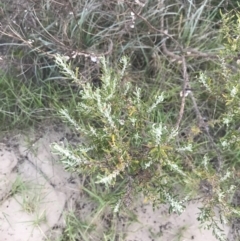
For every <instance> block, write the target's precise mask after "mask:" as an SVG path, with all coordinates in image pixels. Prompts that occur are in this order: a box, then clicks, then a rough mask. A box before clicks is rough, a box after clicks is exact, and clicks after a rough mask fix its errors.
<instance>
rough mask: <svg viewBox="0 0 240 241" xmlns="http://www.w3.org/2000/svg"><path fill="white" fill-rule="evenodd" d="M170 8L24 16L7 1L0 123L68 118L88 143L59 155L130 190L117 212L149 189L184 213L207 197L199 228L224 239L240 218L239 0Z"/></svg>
mask: <svg viewBox="0 0 240 241" xmlns="http://www.w3.org/2000/svg"><path fill="white" fill-rule="evenodd" d="M167 4H168V5H167ZM167 4H166V1H154V0H153V1H134V2H132V1H120V0H119V1H105V2H102V1H97V0H90V1H85V0H84V1H82V0H80V1H69V2H68V3H67V4H66V3H65V2H64V1H62V2H61V1H59V2H55V1H47V2H44V1H43V2H37V3H35V4H33V5H26V8H25V9H24V11H21V13H18V14H16V16H14V17H13V16H12V15H11V14H10V12H11V6H10V1H9V2H8V3H6V4H5V5H1V6H0V8H1V15H2V16H1V15H0V17H1V18H2V19H1V21H3V24H2V26H1V35H2V39H3V41H2V43H1V44H0V47H1V48H4V51H5V52H4V58H5V59H7V62H8V63H9V64H7V65H6V66H4V67H3V72H4V74H3V75H2V77H1V79H0V86H1V90H2V92H1V94H0V103H1V109H0V110H1V111H0V116H1V120H2V123H1V128H2V130H4V129H6V123H8V125H7V128H16V127H18V128H20V127H21V128H22V127H24V126H27V125H29V124H36V123H38V122H39V121H41V120H43V119H46V118H50V119H53V120H55V119H56V118H60V119H61V120H63V121H65V122H67V123H68V124H70V125H71V126H72V128H73V130H74V131H76V132H77V133H79V134H81V135H82V137H83V140H84V141H83V142H82V143H79V145H78V146H74V147H71V146H65V147H64V146H60V145H58V144H56V143H54V144H53V150H54V151H56V152H57V153H58V154H60V156H61V157H62V159H61V162H62V163H63V165H64V167H65V168H66V169H67V170H68V171H71V172H77V173H79V174H83V173H84V174H86V175H88V176H89V177H90V178H91V179H92V180H94V182H95V183H98V184H99V185H100V186H101V185H102V184H104V185H103V187H102V188H103V189H104V190H105V191H106V190H107V192H108V193H109V194H111V192H114V190H121V191H120V192H118V195H115V194H114V198H112V199H111V198H110V197H111V195H109V200H111V202H109V204H110V205H111V206H112V210H113V212H115V213H116V212H119V211H120V210H121V209H124V208H126V207H129V206H131V204H132V202H134V197H135V196H136V195H137V194H138V193H143V194H144V196H145V199H146V200H148V201H150V202H152V203H153V205H154V207H158V206H159V205H161V204H162V203H167V204H169V211H171V212H177V213H181V212H182V211H183V210H184V208H185V207H186V206H187V205H188V202H189V201H191V200H196V199H199V200H201V202H202V203H203V207H202V208H201V209H200V210H199V218H198V219H199V221H200V223H201V224H202V225H203V226H204V227H205V228H208V229H209V228H211V229H212V230H213V233H214V235H215V236H216V237H217V238H218V239H219V240H225V237H224V235H223V233H222V230H221V229H220V228H219V227H218V225H217V222H216V220H217V219H220V220H221V222H225V223H227V222H231V221H232V220H233V219H235V218H238V217H239V215H240V213H239V207H238V206H239V200H238V201H236V200H237V198H236V192H237V191H238V190H239V181H238V177H239V170H240V169H239V168H240V164H239V144H240V135H239V127H240V126H239V117H240V112H239V101H240V85H239V75H240V72H239V65H240V58H239V50H240V37H239V32H240V31H239V30H240V24H239V23H240V14H239V12H238V11H237V10H236V9H237V8H236V9H235V7H237V6H238V5H237V1H228V3H226V1H213V0H205V1H197V0H196V1H184V2H181V1H177V0H172V1H169V2H168V3H167ZM23 6H24V5H23ZM234 9H235V10H234ZM6 16H7V18H5V19H4V18H3V17H6ZM18 19H22V21H21V23H18ZM3 61H4V60H3ZM26 124H27V125H26ZM105 201H106V200H105ZM106 202H107V201H106ZM69 218H70V216H69ZM69 220H70V219H69ZM73 236H74V235H73ZM71 240H75V239H71ZM76 240H77V239H76Z"/></svg>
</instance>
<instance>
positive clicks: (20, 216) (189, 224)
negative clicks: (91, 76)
mask: <svg viewBox="0 0 240 241" xmlns="http://www.w3.org/2000/svg"><path fill="white" fill-rule="evenodd" d="M66 140H68V141H69V142H71V141H75V142H76V141H78V140H77V137H76V136H74V135H73V134H70V132H69V131H68V130H67V129H66V128H64V127H63V126H61V125H56V124H55V125H49V124H48V125H45V126H44V127H39V128H36V129H35V131H34V130H29V131H28V132H27V133H25V134H24V133H21V134H19V133H17V134H16V133H15V134H11V135H9V136H7V137H4V138H2V140H1V143H0V241H43V240H51V241H55V240H59V239H58V238H59V237H60V236H61V234H62V233H63V230H64V228H65V227H66V222H65V219H64V218H65V214H66V213H67V212H69V211H74V212H78V214H80V215H79V217H80V218H81V217H82V218H84V217H86V216H88V214H89V213H91V212H92V210H93V209H94V205H96V204H92V203H91V202H89V200H87V199H86V197H85V195H84V193H83V191H82V189H81V185H83V184H84V182H83V179H82V178H80V177H78V176H76V175H73V174H70V173H68V172H66V171H65V170H64V169H63V167H62V166H61V165H60V164H59V163H58V162H57V160H59V157H58V156H56V155H53V154H52V153H51V149H50V145H51V143H53V142H60V141H66ZM200 206H201V204H200V203H191V204H189V206H188V207H187V209H186V211H185V212H184V213H183V214H182V215H180V216H178V215H174V214H171V215H169V214H168V212H167V206H164V205H163V206H162V207H161V208H160V209H158V210H155V211H153V209H152V207H151V205H150V204H144V203H143V202H141V201H140V200H139V201H137V202H136V205H135V207H134V208H133V212H134V213H135V214H136V217H137V221H136V222H131V223H130V224H129V220H128V219H125V220H126V223H124V221H121V222H119V224H121V227H120V228H119V230H121V232H124V233H125V236H123V238H122V239H120V238H118V239H116V241H117V240H119V241H120V240H126V241H157V240H161V241H175V240H176V241H190V240H194V241H202V240H206V241H215V240H216V239H215V238H214V237H213V236H212V233H211V231H208V230H201V229H199V223H198V222H197V220H196V217H197V213H198V212H199V211H198V207H200ZM79 207H81V208H79ZM95 208H96V207H95ZM89 216H90V215H89ZM122 220H124V219H122ZM97 224H98V226H99V227H98V228H99V230H102V227H101V225H103V223H101V222H97ZM223 228H224V230H225V233H226V235H228V233H229V228H228V227H223ZM99 232H101V231H99ZM119 232H120V231H119ZM120 236H121V235H119V237H120ZM89 240H94V241H95V240H104V239H103V238H102V237H101V235H99V236H92V238H91V239H89Z"/></svg>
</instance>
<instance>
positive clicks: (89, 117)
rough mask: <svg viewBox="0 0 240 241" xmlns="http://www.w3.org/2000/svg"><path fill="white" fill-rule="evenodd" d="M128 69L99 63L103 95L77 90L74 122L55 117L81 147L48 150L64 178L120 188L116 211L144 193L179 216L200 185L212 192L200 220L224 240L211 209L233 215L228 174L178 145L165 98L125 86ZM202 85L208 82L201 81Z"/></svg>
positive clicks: (200, 148) (207, 153) (192, 146)
mask: <svg viewBox="0 0 240 241" xmlns="http://www.w3.org/2000/svg"><path fill="white" fill-rule="evenodd" d="M59 57H60V56H58V58H59ZM127 65H128V59H127V58H126V57H123V58H122V59H121V67H119V68H118V69H114V70H113V69H112V68H110V67H108V66H109V65H108V63H107V61H106V59H104V58H102V59H101V68H102V72H103V74H102V76H101V80H102V83H101V87H99V88H95V87H94V86H93V85H92V84H90V83H86V84H82V90H81V92H80V95H81V101H80V102H79V103H78V105H77V106H76V113H77V114H76V116H75V117H73V116H70V115H69V113H68V111H67V109H61V110H60V111H59V113H60V115H61V116H62V118H63V119H64V120H65V121H66V122H68V123H70V124H71V125H72V126H73V127H74V129H75V130H76V132H78V133H80V134H81V135H82V136H83V139H84V141H83V142H82V143H79V145H78V146H77V148H73V147H69V146H67V147H63V146H61V145H59V144H57V143H54V144H53V148H54V149H55V150H56V151H57V152H58V153H59V154H61V156H62V163H63V164H64V166H65V168H66V169H68V170H70V171H73V172H79V173H82V172H87V173H88V174H94V176H97V180H96V182H97V183H104V184H105V185H107V186H109V185H112V186H113V187H116V186H117V185H118V183H119V182H120V181H122V180H124V181H125V188H123V195H122V196H121V197H119V200H116V206H115V209H114V211H117V210H118V208H119V207H120V206H121V205H120V204H122V203H127V201H128V200H131V197H132V196H133V195H135V194H136V192H143V193H144V194H145V197H146V198H147V199H148V200H151V201H153V203H154V204H159V203H167V204H169V208H170V211H173V212H177V213H181V212H182V211H183V210H184V208H185V205H187V200H188V199H191V198H192V197H196V196H198V195H199V193H200V191H198V190H200V189H201V184H202V181H203V180H205V181H206V180H207V181H206V183H208V185H209V186H210V187H209V189H208V188H207V189H208V193H207V194H206V192H205V194H206V195H205V201H206V202H205V201H203V203H204V207H203V209H202V210H201V211H200V214H199V215H200V216H199V220H200V221H201V222H202V223H205V224H206V225H205V227H206V228H212V229H213V231H214V234H215V236H216V237H218V238H219V239H220V240H223V235H222V233H221V232H220V231H221V229H220V228H219V227H218V224H217V222H216V221H215V213H214V209H215V206H216V205H217V206H218V207H219V215H220V217H221V218H222V220H225V219H226V217H229V215H230V214H234V215H235V214H237V215H239V214H238V211H236V210H235V209H234V208H232V207H231V205H230V203H229V200H230V197H231V195H233V193H234V190H235V186H234V185H230V184H228V182H229V181H230V183H231V180H232V179H233V172H232V169H228V170H226V171H222V172H221V173H217V172H216V170H215V169H214V168H213V166H212V165H211V164H210V162H209V161H210V159H211V158H212V157H213V156H214V154H213V153H214V151H215V150H208V149H204V145H205V143H197V142H196V141H194V138H191V137H189V138H187V139H184V140H183V139H181V138H180V137H179V130H177V129H176V128H175V125H174V123H173V122H172V120H171V119H170V118H167V113H166V112H165V110H164V108H163V106H164V104H165V102H164V96H166V95H167V93H162V92H159V93H158V94H156V95H151V94H150V95H148V96H147V97H146V95H144V97H143V95H142V93H143V90H142V89H141V88H139V87H138V86H134V85H133V84H131V82H129V81H128V82H126V81H124V73H125V70H126V68H127ZM72 73H74V71H73V72H72ZM201 81H204V83H205V82H206V76H204V74H202V75H201ZM205 85H206V86H208V85H207V83H205ZM209 88H210V87H209ZM194 131H195V132H198V130H197V131H196V130H194V128H192V135H194V134H195V132H194ZM199 153H200V154H199ZM202 186H204V185H202ZM184 188H185V189H184ZM184 190H185V191H184ZM193 190H197V191H196V192H195V193H194V192H193ZM203 213H204V214H203Z"/></svg>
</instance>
